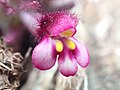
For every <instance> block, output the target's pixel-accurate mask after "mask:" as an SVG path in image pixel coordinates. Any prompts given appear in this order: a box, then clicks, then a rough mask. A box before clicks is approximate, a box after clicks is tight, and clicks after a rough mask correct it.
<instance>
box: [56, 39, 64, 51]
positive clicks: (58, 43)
mask: <svg viewBox="0 0 120 90" xmlns="http://www.w3.org/2000/svg"><path fill="white" fill-rule="evenodd" d="M62 50H63V43H62V42H61V41H60V40H57V41H56V51H57V52H62Z"/></svg>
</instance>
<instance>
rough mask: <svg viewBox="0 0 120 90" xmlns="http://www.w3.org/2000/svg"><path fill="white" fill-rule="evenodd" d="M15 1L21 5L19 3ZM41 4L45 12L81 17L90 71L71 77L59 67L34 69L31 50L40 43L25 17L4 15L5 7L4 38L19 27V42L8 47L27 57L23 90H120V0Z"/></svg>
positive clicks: (0, 17) (0, 25) (46, 0)
mask: <svg viewBox="0 0 120 90" xmlns="http://www.w3.org/2000/svg"><path fill="white" fill-rule="evenodd" d="M2 1H4V0H1V2H2ZM8 1H9V0H8ZM11 1H16V2H18V0H11ZM16 2H14V3H16ZM41 2H42V6H43V9H42V11H46V12H54V11H57V10H69V11H70V12H71V13H75V14H76V15H77V16H78V17H79V19H80V20H79V24H78V26H77V34H76V35H75V37H76V38H77V39H79V40H80V41H82V42H83V43H84V44H85V45H86V47H87V48H88V50H89V53H90V58H91V61H90V65H89V66H88V67H87V68H86V69H82V68H79V71H78V73H77V75H76V76H74V77H69V78H66V77H63V76H62V75H60V74H59V72H57V65H55V66H54V67H53V68H52V69H51V70H48V71H45V72H43V71H39V70H37V69H35V68H33V66H32V64H31V51H32V48H33V47H34V46H35V44H36V42H35V39H34V37H33V35H31V33H30V32H29V31H28V30H27V28H26V26H25V25H24V24H23V23H22V22H21V21H22V20H21V18H19V17H18V16H14V15H13V17H12V16H11V17H10V16H9V14H7V15H5V14H3V11H2V10H3V7H2V4H1V7H2V10H1V8H0V10H1V11H0V31H1V36H2V37H5V40H6V38H9V37H8V36H6V33H9V30H10V29H12V30H11V31H14V32H15V31H16V30H17V29H18V27H19V29H20V30H17V31H19V33H17V32H15V33H17V40H15V42H12V43H11V42H10V43H9V41H7V43H8V46H11V47H12V48H14V52H16V51H17V52H20V53H21V54H22V56H23V57H25V58H24V61H23V62H22V63H24V64H23V66H24V68H25V74H24V75H23V77H22V79H20V80H21V82H22V84H21V87H20V88H19V89H20V90H120V30H119V29H120V10H119V9H120V0H42V1H41ZM13 6H15V5H14V4H13ZM10 11H11V10H10ZM10 11H9V12H7V13H10ZM5 12H6V11H5ZM39 12H41V10H39ZM8 17H10V18H8ZM14 18H17V19H14ZM19 19H20V20H19ZM17 25H18V26H17ZM15 27H17V28H15ZM13 28H14V30H13ZM13 36H14V35H13ZM1 90H2V89H1ZM3 90H4V89H3ZM5 90H6V89H5Z"/></svg>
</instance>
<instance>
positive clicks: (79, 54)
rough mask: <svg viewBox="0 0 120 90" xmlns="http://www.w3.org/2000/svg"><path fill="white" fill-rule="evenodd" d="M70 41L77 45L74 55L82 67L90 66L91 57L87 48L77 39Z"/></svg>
mask: <svg viewBox="0 0 120 90" xmlns="http://www.w3.org/2000/svg"><path fill="white" fill-rule="evenodd" d="M70 39H71V40H72V41H73V42H74V43H75V44H76V49H75V50H74V51H73V53H74V55H75V58H76V59H77V62H78V64H79V65H80V66H81V67H86V66H88V64H89V63H90V57H89V53H88V50H87V48H86V47H85V45H83V44H82V43H80V42H79V41H78V40H76V39H75V38H70Z"/></svg>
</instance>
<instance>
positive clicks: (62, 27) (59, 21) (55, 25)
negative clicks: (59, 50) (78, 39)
mask: <svg viewBox="0 0 120 90" xmlns="http://www.w3.org/2000/svg"><path fill="white" fill-rule="evenodd" d="M76 25H77V17H76V16H75V15H73V14H70V13H69V12H65V11H60V12H54V13H49V14H46V15H44V16H43V17H42V19H41V24H40V26H41V29H42V30H46V32H47V33H49V34H50V35H51V36H58V35H59V34H61V33H62V32H64V31H66V30H68V31H69V32H67V34H68V33H70V35H71V36H72V35H74V34H75V32H76V29H75V28H76ZM71 32H72V33H71ZM65 33H66V32H65ZM65 33H64V34H65Z"/></svg>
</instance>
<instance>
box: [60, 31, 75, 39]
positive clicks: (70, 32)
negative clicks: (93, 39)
mask: <svg viewBox="0 0 120 90" xmlns="http://www.w3.org/2000/svg"><path fill="white" fill-rule="evenodd" d="M60 35H61V36H63V37H71V36H72V35H73V31H72V30H66V31H64V32H62V33H61V34H60Z"/></svg>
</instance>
